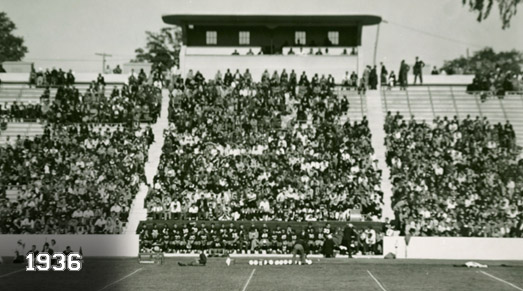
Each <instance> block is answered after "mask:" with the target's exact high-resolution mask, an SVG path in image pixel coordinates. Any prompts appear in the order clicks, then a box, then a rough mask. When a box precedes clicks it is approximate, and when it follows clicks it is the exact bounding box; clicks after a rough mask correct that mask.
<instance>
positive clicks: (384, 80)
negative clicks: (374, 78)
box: [380, 63, 389, 86]
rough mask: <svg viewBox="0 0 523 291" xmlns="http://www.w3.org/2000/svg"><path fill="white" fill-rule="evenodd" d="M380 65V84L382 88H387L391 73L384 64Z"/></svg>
mask: <svg viewBox="0 0 523 291" xmlns="http://www.w3.org/2000/svg"><path fill="white" fill-rule="evenodd" d="M380 65H381V70H380V84H381V86H386V85H387V77H388V75H389V72H388V71H387V68H386V67H385V65H384V64H383V63H380Z"/></svg>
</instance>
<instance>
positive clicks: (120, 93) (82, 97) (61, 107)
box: [41, 76, 161, 123]
mask: <svg viewBox="0 0 523 291" xmlns="http://www.w3.org/2000/svg"><path fill="white" fill-rule="evenodd" d="M133 78H134V77H133V76H131V77H130V82H129V85H127V84H124V85H123V86H122V87H121V89H120V88H119V87H117V86H115V87H114V88H113V89H112V91H111V93H110V96H106V93H105V92H106V90H105V86H104V85H105V84H104V83H101V82H98V81H97V82H94V81H93V82H92V83H91V84H90V86H89V88H88V89H87V90H86V91H85V93H83V94H81V93H80V92H79V90H78V89H77V88H75V87H69V86H65V87H60V88H58V89H57V92H56V96H55V98H54V100H53V102H52V103H50V101H49V99H48V97H47V96H45V93H44V95H43V96H42V98H41V100H42V101H43V102H42V103H44V104H46V105H47V104H50V105H49V109H48V110H47V111H46V117H47V119H48V120H49V121H50V122H61V123H69V122H102V123H121V122H126V123H138V122H140V121H148V122H153V123H154V122H156V119H157V118H158V115H159V114H160V106H161V89H159V88H157V87H154V86H152V85H148V84H145V83H144V82H139V81H138V80H135V79H133ZM140 81H141V80H140Z"/></svg>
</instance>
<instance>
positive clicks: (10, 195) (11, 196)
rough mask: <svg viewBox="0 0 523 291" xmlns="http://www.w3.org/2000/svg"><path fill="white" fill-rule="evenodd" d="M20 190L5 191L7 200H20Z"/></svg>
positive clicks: (10, 189)
mask: <svg viewBox="0 0 523 291" xmlns="http://www.w3.org/2000/svg"><path fill="white" fill-rule="evenodd" d="M18 194H19V190H18V189H17V188H9V189H7V190H5V198H6V199H7V200H9V201H11V202H14V201H16V200H18Z"/></svg>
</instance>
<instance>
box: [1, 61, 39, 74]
mask: <svg viewBox="0 0 523 291" xmlns="http://www.w3.org/2000/svg"><path fill="white" fill-rule="evenodd" d="M32 65H33V63H30V62H3V63H2V67H4V70H5V71H6V72H7V73H30V72H31V66H32Z"/></svg>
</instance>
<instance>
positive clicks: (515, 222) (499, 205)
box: [385, 112, 523, 237]
mask: <svg viewBox="0 0 523 291" xmlns="http://www.w3.org/2000/svg"><path fill="white" fill-rule="evenodd" d="M385 131H386V133H387V137H386V145H387V156H386V161H387V164H388V165H389V167H390V169H391V182H392V184H393V197H392V205H393V210H394V212H395V214H396V219H397V222H398V223H399V225H397V227H398V228H397V229H401V230H402V231H403V232H404V233H411V234H413V235H420V236H464V237H468V236H477V237H521V236H522V231H523V225H522V221H523V214H522V213H523V204H522V201H523V197H522V195H523V160H521V159H520V156H519V157H518V155H519V153H520V148H519V147H518V146H517V145H516V142H515V134H514V130H513V128H512V125H511V124H510V123H509V122H508V121H507V123H506V124H503V125H502V124H499V123H498V124H495V125H493V124H490V123H489V122H488V120H487V119H486V118H479V117H477V118H475V119H473V118H470V116H467V118H466V119H464V120H459V119H458V118H457V117H454V118H453V119H447V118H446V117H445V118H439V117H438V118H436V119H435V120H434V122H433V124H432V125H429V124H427V123H425V122H421V123H420V122H416V121H415V120H414V119H411V120H404V119H403V117H402V116H401V115H400V114H398V113H397V114H395V115H393V114H391V113H390V112H389V113H388V114H387V117H386V122H385ZM518 159H519V160H518Z"/></svg>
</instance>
